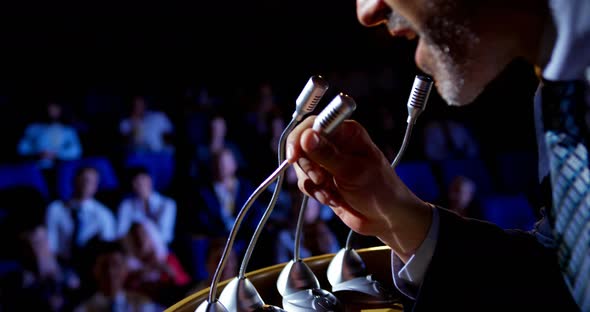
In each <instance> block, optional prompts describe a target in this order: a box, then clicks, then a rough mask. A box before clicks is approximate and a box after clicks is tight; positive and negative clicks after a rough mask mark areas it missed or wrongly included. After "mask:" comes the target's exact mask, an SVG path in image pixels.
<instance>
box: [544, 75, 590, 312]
mask: <svg viewBox="0 0 590 312" xmlns="http://www.w3.org/2000/svg"><path fill="white" fill-rule="evenodd" d="M584 91H585V85H584V82H582V81H571V82H570V81H567V82H551V81H544V82H543V86H542V87H541V99H542V103H543V123H544V127H545V143H546V145H547V151H548V158H549V166H550V173H551V187H552V197H553V200H552V202H553V203H552V204H553V205H552V208H551V210H550V213H549V218H550V220H551V222H552V224H553V231H554V235H555V238H556V241H557V244H558V259H559V264H560V265H561V270H562V272H563V275H564V278H565V281H566V284H567V285H568V287H569V289H570V292H571V294H572V296H573V298H574V300H575V301H576V303H577V304H578V306H579V307H580V309H581V310H582V311H590V285H589V284H590V170H589V168H588V150H587V148H586V143H587V142H586V140H587V137H588V136H587V134H588V133H587V127H586V125H585V121H584V115H585V113H586V107H585V105H584V97H585V94H584Z"/></svg>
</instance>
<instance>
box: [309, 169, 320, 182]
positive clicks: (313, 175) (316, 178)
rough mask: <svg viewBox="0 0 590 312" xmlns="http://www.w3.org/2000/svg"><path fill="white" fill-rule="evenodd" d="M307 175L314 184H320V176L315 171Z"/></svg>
mask: <svg viewBox="0 0 590 312" xmlns="http://www.w3.org/2000/svg"><path fill="white" fill-rule="evenodd" d="M307 175H308V176H309V178H310V179H311V180H312V181H313V183H315V184H320V183H321V182H322V181H320V174H319V173H318V172H317V171H313V170H312V171H309V172H308V173H307Z"/></svg>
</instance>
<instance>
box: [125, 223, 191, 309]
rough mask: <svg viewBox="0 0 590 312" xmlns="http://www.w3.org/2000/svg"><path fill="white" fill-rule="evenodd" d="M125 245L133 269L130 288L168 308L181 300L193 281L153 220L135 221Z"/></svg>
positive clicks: (128, 285)
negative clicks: (181, 296) (180, 297)
mask: <svg viewBox="0 0 590 312" xmlns="http://www.w3.org/2000/svg"><path fill="white" fill-rule="evenodd" d="M122 242H123V246H124V248H125V251H126V255H127V259H128V260H127V264H128V268H129V275H128V278H127V280H126V282H125V285H126V287H127V288H128V289H131V290H134V291H136V292H138V293H141V294H144V295H146V296H148V297H149V298H151V299H152V300H154V301H156V302H158V303H161V304H164V305H171V304H173V303H174V301H176V300H178V298H179V296H180V295H181V294H183V293H184V292H185V291H186V288H187V287H188V286H189V283H190V282H191V278H190V277H189V275H188V273H187V272H186V270H185V269H184V267H183V266H182V265H181V263H180V261H179V260H178V258H177V257H176V255H175V254H174V253H173V252H172V251H170V250H169V249H168V247H167V246H166V244H165V242H164V240H163V239H162V237H161V236H160V234H159V231H158V229H157V228H156V226H155V225H154V224H153V223H152V222H151V221H149V220H144V221H141V222H134V223H133V224H132V225H131V227H130V229H129V232H128V234H127V235H126V236H125V237H124V238H123V239H122Z"/></svg>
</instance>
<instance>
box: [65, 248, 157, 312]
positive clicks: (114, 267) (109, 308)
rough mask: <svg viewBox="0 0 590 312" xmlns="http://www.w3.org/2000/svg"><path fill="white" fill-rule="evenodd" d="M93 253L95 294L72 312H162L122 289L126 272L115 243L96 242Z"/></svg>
mask: <svg viewBox="0 0 590 312" xmlns="http://www.w3.org/2000/svg"><path fill="white" fill-rule="evenodd" d="M93 253H94V255H95V256H94V257H92V259H93V261H92V273H93V276H94V279H95V281H96V291H95V292H94V294H93V295H92V296H91V297H90V298H88V299H86V300H84V301H83V302H82V303H81V304H80V305H79V306H78V307H77V308H76V309H75V310H74V311H75V312H161V311H163V310H164V309H165V307H164V306H161V305H159V304H157V303H155V302H153V301H152V300H150V299H149V298H148V297H146V296H144V295H141V294H138V293H135V292H132V291H129V290H127V289H125V287H124V286H125V281H126V280H127V276H128V268H127V263H126V262H125V253H124V249H123V247H122V246H121V244H120V243H119V242H118V241H112V242H97V243H96V244H95V245H94V246H93Z"/></svg>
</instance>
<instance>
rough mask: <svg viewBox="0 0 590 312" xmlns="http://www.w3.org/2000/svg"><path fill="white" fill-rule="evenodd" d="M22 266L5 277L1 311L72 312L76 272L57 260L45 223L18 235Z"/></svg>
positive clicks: (29, 227)
mask: <svg viewBox="0 0 590 312" xmlns="http://www.w3.org/2000/svg"><path fill="white" fill-rule="evenodd" d="M17 239H18V242H19V244H18V246H17V247H18V250H17V254H18V256H17V259H18V260H19V262H20V265H21V267H20V269H19V270H17V271H15V272H12V273H11V274H9V276H7V277H4V279H3V285H2V289H3V294H2V296H1V298H2V300H1V302H0V310H2V311H52V312H57V311H70V310H71V309H72V308H73V306H74V305H75V304H76V300H77V299H78V296H79V293H78V290H79V288H80V278H79V277H78V275H77V273H76V272H75V271H74V270H72V269H71V268H68V267H67V266H65V265H62V264H60V263H59V262H58V260H57V257H56V256H55V253H53V252H52V251H51V250H50V248H49V240H48V238H47V230H46V228H45V225H43V224H34V225H32V226H25V227H23V228H22V229H21V230H20V231H19V233H18V234H17Z"/></svg>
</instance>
